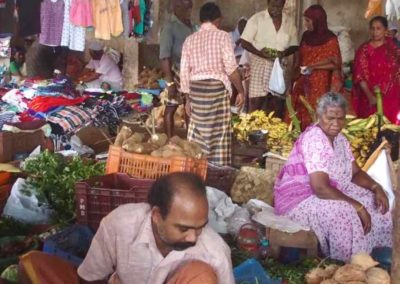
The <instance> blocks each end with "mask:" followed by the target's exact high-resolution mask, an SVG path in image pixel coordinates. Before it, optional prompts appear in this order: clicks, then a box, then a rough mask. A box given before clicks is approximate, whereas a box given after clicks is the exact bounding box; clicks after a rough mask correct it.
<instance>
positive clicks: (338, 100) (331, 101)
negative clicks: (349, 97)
mask: <svg viewBox="0 0 400 284" xmlns="http://www.w3.org/2000/svg"><path fill="white" fill-rule="evenodd" d="M328 107H340V108H341V109H343V110H344V112H346V111H347V101H346V99H345V98H344V97H343V95H342V94H339V93H336V92H328V93H326V94H325V95H323V96H322V97H321V98H320V99H319V100H318V105H317V114H318V115H323V114H324V113H325V112H326V109H327V108H328Z"/></svg>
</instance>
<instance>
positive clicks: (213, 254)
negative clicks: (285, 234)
mask: <svg viewBox="0 0 400 284" xmlns="http://www.w3.org/2000/svg"><path fill="white" fill-rule="evenodd" d="M148 201H149V204H145V203H139V204H126V205H122V206H120V207H118V208H117V209H115V210H114V211H113V212H111V213H110V214H109V215H108V216H106V217H105V218H104V219H103V220H102V222H101V224H100V227H99V229H98V231H97V233H96V235H95V237H94V239H93V241H92V244H91V247H90V249H89V252H88V254H87V256H86V258H85V260H84V261H83V263H82V264H81V266H80V267H79V269H78V274H79V276H80V278H81V283H107V280H108V278H109V276H110V275H112V276H111V278H110V282H111V281H116V282H111V283H121V284H125V283H126V284H135V283H138V284H139V283H140V284H145V283H148V284H179V283H185V284H203V283H207V284H217V283H224V284H233V283H234V278H233V273H232V264H231V258H230V250H229V247H228V246H227V245H226V243H225V242H224V241H223V240H222V238H221V237H220V236H219V235H218V234H217V233H215V232H214V231H213V230H212V229H211V228H210V227H209V226H208V225H207V223H208V201H207V195H206V190H205V186H204V184H203V182H202V181H201V179H200V178H199V177H198V176H196V175H194V174H191V173H173V174H170V175H168V176H165V177H162V178H160V179H158V180H157V181H156V182H155V183H154V184H153V186H152V188H151V190H150V193H149V197H148ZM110 282H109V283H110Z"/></svg>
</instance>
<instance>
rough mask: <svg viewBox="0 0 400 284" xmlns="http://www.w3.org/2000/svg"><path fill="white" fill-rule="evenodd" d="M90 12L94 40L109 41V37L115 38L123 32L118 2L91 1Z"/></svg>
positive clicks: (105, 0)
mask: <svg viewBox="0 0 400 284" xmlns="http://www.w3.org/2000/svg"><path fill="white" fill-rule="evenodd" d="M92 10H93V26H94V28H95V31H94V36H95V38H97V39H103V40H110V39H111V36H115V37H117V36H119V35H120V34H121V33H122V32H123V30H124V28H123V25H122V15H121V6H120V2H119V0H95V1H92Z"/></svg>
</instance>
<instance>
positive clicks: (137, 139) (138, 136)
mask: <svg viewBox="0 0 400 284" xmlns="http://www.w3.org/2000/svg"><path fill="white" fill-rule="evenodd" d="M143 139H144V134H143V133H138V132H136V133H134V134H133V135H131V137H129V138H128V139H126V140H125V141H124V142H123V143H122V146H125V145H127V144H139V143H142V142H143Z"/></svg>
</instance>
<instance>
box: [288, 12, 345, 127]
mask: <svg viewBox="0 0 400 284" xmlns="http://www.w3.org/2000/svg"><path fill="white" fill-rule="evenodd" d="M304 25H305V28H306V29H307V31H305V32H304V34H303V37H302V40H301V43H300V52H299V60H298V63H297V67H296V69H295V72H296V75H295V77H294V78H297V79H296V80H295V82H294V84H293V90H292V96H293V102H294V108H295V110H296V112H297V117H298V118H299V119H300V121H301V124H302V128H303V129H305V128H306V127H307V126H308V125H309V124H310V123H311V122H312V119H311V116H310V115H309V113H308V111H307V110H306V108H305V107H304V105H303V103H302V102H301V101H300V96H304V97H305V98H306V100H307V101H308V102H309V103H310V104H311V106H312V107H313V108H314V109H315V107H316V105H317V101H318V99H319V98H320V97H321V96H322V95H323V94H325V93H327V92H328V91H336V92H338V91H340V90H341V89H342V85H343V77H342V58H341V54H340V48H339V42H338V40H337V37H336V35H335V34H334V33H333V32H331V31H330V30H329V29H328V23H327V15H326V12H325V10H324V9H323V8H322V6H320V5H312V6H310V7H309V8H308V9H307V10H306V11H305V12H304Z"/></svg>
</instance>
